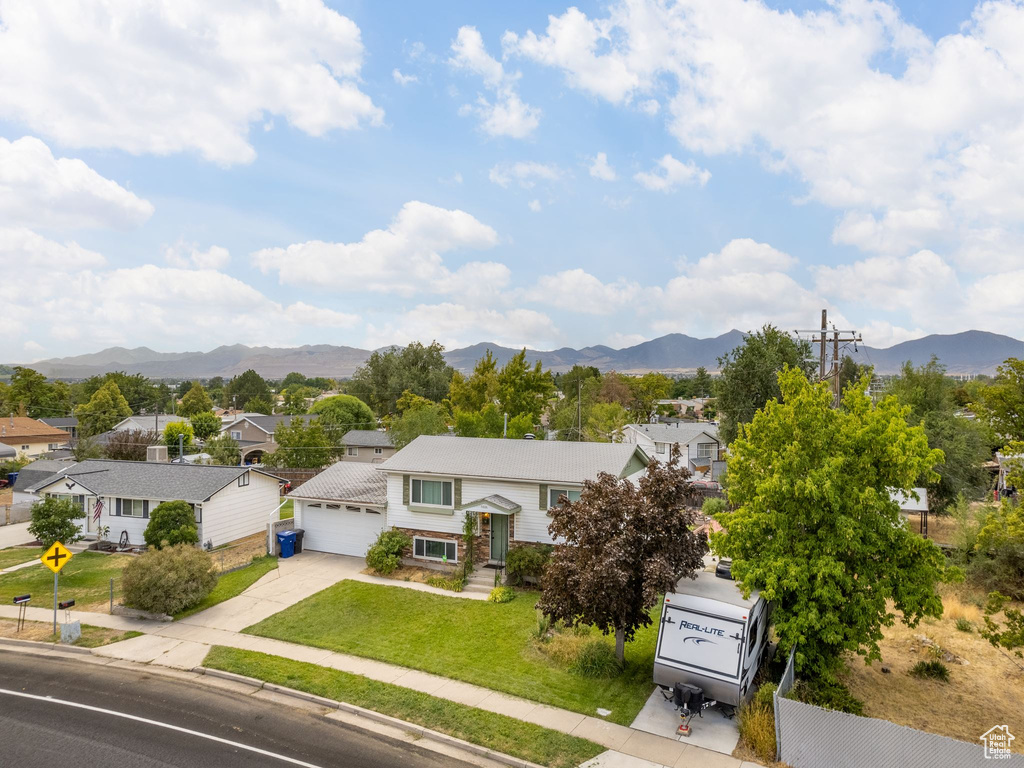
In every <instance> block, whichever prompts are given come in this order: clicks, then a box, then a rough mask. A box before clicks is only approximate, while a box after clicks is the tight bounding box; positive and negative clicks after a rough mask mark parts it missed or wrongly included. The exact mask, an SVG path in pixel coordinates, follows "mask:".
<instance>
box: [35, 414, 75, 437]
mask: <svg viewBox="0 0 1024 768" xmlns="http://www.w3.org/2000/svg"><path fill="white" fill-rule="evenodd" d="M40 421H41V422H43V424H47V425H49V426H51V427H54V428H56V429H63V430H64V431H65V432H67V433H68V434H69V435H71V437H78V419H77V418H76V417H74V416H58V417H56V418H52V419H40Z"/></svg>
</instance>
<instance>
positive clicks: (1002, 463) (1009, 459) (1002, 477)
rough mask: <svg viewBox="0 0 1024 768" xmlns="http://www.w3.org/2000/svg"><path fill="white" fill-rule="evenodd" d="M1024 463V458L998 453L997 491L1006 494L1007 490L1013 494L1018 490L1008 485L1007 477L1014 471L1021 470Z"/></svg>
mask: <svg viewBox="0 0 1024 768" xmlns="http://www.w3.org/2000/svg"><path fill="white" fill-rule="evenodd" d="M1022 462H1024V456H1020V455H1017V454H1005V453H1003V452H1002V451H996V463H997V464H998V465H999V479H998V481H997V482H996V489H997V490H998V491H999V492H1000V493H1006V491H1007V489H1009V490H1010V492H1011V493H1013V492H1014V491H1016V489H1015V488H1014V487H1013V486H1012V485H1009V484H1008V483H1007V476H1008V475H1009V474H1010V473H1011V472H1013V470H1014V469H1016V468H1019V466H1020V465H1021V463H1022Z"/></svg>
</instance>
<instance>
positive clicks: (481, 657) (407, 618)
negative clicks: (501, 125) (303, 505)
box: [245, 581, 658, 725]
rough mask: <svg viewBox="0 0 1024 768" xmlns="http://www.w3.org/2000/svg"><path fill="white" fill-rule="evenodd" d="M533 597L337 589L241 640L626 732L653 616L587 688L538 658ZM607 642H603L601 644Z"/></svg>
mask: <svg viewBox="0 0 1024 768" xmlns="http://www.w3.org/2000/svg"><path fill="white" fill-rule="evenodd" d="M537 598H538V593H536V592H523V593H520V594H519V596H518V597H517V599H515V600H513V601H512V602H510V603H504V604H495V603H488V602H485V601H478V600H467V599H465V598H457V597H445V596H442V595H435V594H430V593H426V592H417V591H414V590H411V589H406V588H403V587H389V586H382V585H378V584H364V583H361V582H355V581H342V582H340V583H338V584H335V585H334V586H333V587H330V588H328V589H325V590H323V591H322V592H319V593H317V594H315V595H313V596H312V597H309V598H307V599H306V600H303V601H302V602H300V603H297V604H296V605H293V606H292V607H290V608H287V609H285V610H284V611H281V612H280V613H277V614H275V615H273V616H271V617H270V618H268V619H265V620H264V621H261V622H260V623H258V624H256V625H254V626H252V627H249V628H248V629H246V630H245V631H246V632H248V633H251V634H254V635H261V636H264V637H273V638H277V639H279V640H289V641H291V642H295V643H302V644H303V645H311V646H316V647H318V648H326V649H329V650H333V651H339V652H343V653H351V654H354V655H356V656H365V657H367V658H371V659H378V660H380V661H386V662H390V663H392V664H398V665H401V666H403V667H410V668H413V669H421V670H424V671H426V672H433V673H434V674H437V675H442V676H444V677H449V678H453V679H456V680H463V681H465V682H467V683H474V684H476V685H481V686H483V687H485V688H491V689H493V690H496V691H504V692H505V693H510V694H513V695H515V696H521V697H523V698H526V699H531V700H533V701H539V702H542V703H544V704H551V705H552V706H556V707H562V708H564V709H570V710H573V711H575V712H582V713H584V714H588V715H595V714H596V710H597V708H598V707H602V708H604V709H609V710H611V715H609V716H608V717H607V719H608V720H611V721H613V722H616V723H620V724H623V725H628V724H629V723H631V722H632V721H633V719H634V718H635V717H636V715H637V713H638V712H639V711H640V709H641V708H642V707H643V705H644V702H646V701H647V697H648V696H649V695H650V693H651V691H652V690H653V688H654V683H653V682H652V680H651V677H652V671H653V664H654V648H655V644H656V642H657V628H658V616H657V610H658V609H657V608H656V609H655V610H654V612H653V613H654V623H653V624H652V625H651V626H649V627H646V628H645V629H643V630H641V631H640V632H638V633H637V636H636V638H635V639H634V641H633V642H632V643H629V644H627V646H626V668H625V670H623V672H622V673H621V674H619V675H618V676H616V677H613V678H610V679H586V678H583V677H580V676H578V675H575V674H573V673H571V672H569V671H568V669H566V668H565V667H564V666H562V665H559V664H556V663H555V662H554V661H552V660H551V659H549V658H548V657H547V656H546V655H544V654H543V653H541V652H540V651H538V650H537V648H536V646H535V643H534V641H533V640H532V639H531V631H532V630H534V629H535V628H536V626H537V615H536V611H535V609H534V605H535V604H536V602H537ZM609 642H611V641H610V640H609Z"/></svg>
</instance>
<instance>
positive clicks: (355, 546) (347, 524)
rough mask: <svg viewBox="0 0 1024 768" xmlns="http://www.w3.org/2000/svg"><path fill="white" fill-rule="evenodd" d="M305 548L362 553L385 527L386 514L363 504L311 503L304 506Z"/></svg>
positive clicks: (357, 554) (360, 554) (348, 553)
mask: <svg viewBox="0 0 1024 768" xmlns="http://www.w3.org/2000/svg"><path fill="white" fill-rule="evenodd" d="M302 528H303V530H305V532H306V534H305V536H304V537H303V540H302V548H303V549H304V550H306V549H311V550H313V551H315V552H333V553H334V554H337V555H354V556H355V557H362V556H363V555H365V554H366V550H367V549H369V548H370V545H371V544H373V543H374V542H375V541H376V540H377V536H378V535H379V534H380V532H381V531H382V530H383V529H384V515H383V514H381V513H379V512H368V511H366V510H365V509H363V508H361V507H346V506H344V505H341V506H340V507H337V508H335V506H334V505H331V506H330V507H326V506H320V507H311V506H310V505H309V504H308V503H307V504H306V505H305V506H304V507H303V509H302Z"/></svg>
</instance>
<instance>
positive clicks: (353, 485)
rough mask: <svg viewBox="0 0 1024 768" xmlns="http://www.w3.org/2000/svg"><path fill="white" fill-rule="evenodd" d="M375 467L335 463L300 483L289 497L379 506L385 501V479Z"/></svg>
mask: <svg viewBox="0 0 1024 768" xmlns="http://www.w3.org/2000/svg"><path fill="white" fill-rule="evenodd" d="M376 466H378V465H376V464H363V463H361V462H356V461H339V462H338V463H337V464H332V465H331V466H329V467H328V468H327V469H325V470H324V471H323V472H321V473H320V474H318V475H314V476H313V477H312V478H311V479H309V480H307V481H306V482H304V483H303V484H302V485H300V486H299V487H298V488H296V489H295V490H294V491H292V492H291V493H290V494H288V495H289V496H294V497H297V498H300V499H323V500H324V501H338V502H344V503H349V504H354V503H359V504H367V505H372V506H378V507H382V506H384V505H385V504H386V503H387V499H388V479H387V476H386V475H384V474H383V473H382V472H378V471H377V470H376V469H375V467H376Z"/></svg>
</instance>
